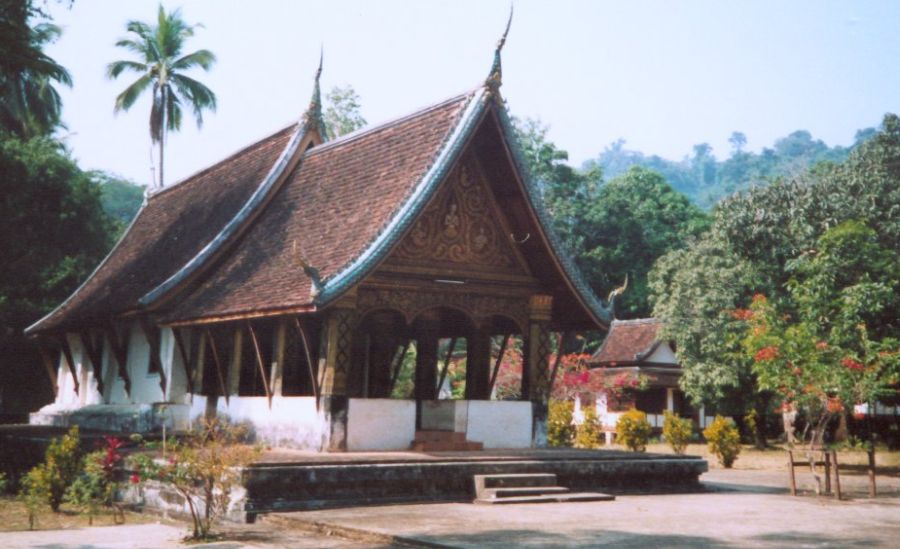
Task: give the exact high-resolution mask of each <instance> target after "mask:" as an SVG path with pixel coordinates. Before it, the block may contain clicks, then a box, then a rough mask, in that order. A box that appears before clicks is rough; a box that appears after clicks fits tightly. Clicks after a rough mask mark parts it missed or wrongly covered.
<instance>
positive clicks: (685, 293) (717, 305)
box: [649, 235, 770, 446]
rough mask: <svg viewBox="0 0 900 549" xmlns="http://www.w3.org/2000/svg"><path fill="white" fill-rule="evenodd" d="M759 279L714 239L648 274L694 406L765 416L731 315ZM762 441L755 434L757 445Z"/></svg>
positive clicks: (765, 399) (664, 260)
mask: <svg viewBox="0 0 900 549" xmlns="http://www.w3.org/2000/svg"><path fill="white" fill-rule="evenodd" d="M757 278H758V276H757V274H756V269H755V268H754V265H753V264H752V263H750V262H748V261H746V260H744V259H742V258H740V257H739V256H738V255H737V254H735V253H734V252H733V251H732V250H731V249H730V248H729V246H728V245H727V243H725V242H723V241H722V240H720V239H717V238H715V236H713V235H706V236H704V237H703V238H701V239H699V240H697V241H695V242H693V243H692V244H691V245H690V246H688V247H687V248H685V249H680V250H675V251H672V252H669V253H667V254H666V255H664V256H662V257H661V258H660V259H659V260H658V261H657V262H656V264H655V265H654V267H653V269H652V270H651V272H650V274H649V286H650V289H651V292H652V299H653V305H654V308H653V315H654V316H655V317H657V318H660V319H661V320H663V321H664V327H663V331H662V334H663V337H665V338H667V339H670V340H672V341H674V342H675V347H676V349H677V355H678V361H679V363H680V364H681V367H682V371H683V375H682V377H681V381H680V384H681V387H682V389H683V390H684V391H685V394H687V396H688V397H689V398H690V399H691V401H692V402H694V404H696V405H700V404H715V405H717V406H719V407H722V408H729V409H732V410H733V411H734V412H735V413H743V412H745V411H747V410H750V409H755V410H757V413H758V414H759V415H763V414H765V413H766V412H767V409H768V405H769V399H770V395H769V394H768V393H767V392H761V391H760V390H759V386H758V384H757V381H756V377H755V375H754V374H753V372H752V370H751V361H750V360H748V359H746V358H744V357H742V356H741V355H740V352H739V351H740V346H739V340H740V337H741V335H742V333H743V325H742V323H741V322H740V319H737V318H735V316H734V314H733V313H734V311H735V310H737V309H740V308H741V307H743V306H744V305H745V304H746V303H748V302H749V300H750V297H751V296H752V295H753V292H754V288H755V285H756V281H757ZM764 443H765V439H764V438H763V436H762V433H761V432H759V431H758V432H757V444H758V445H760V446H761V445H764Z"/></svg>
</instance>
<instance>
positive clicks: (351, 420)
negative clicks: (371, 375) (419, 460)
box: [347, 398, 416, 452]
mask: <svg viewBox="0 0 900 549" xmlns="http://www.w3.org/2000/svg"><path fill="white" fill-rule="evenodd" d="M347 414H348V415H347V450H349V451H351V452H354V451H355V452H359V451H367V450H407V449H409V445H410V443H411V442H412V440H413V438H415V436H416V402H415V401H414V400H397V399H389V398H371V399H366V398H351V399H350V404H349V408H348V412H347Z"/></svg>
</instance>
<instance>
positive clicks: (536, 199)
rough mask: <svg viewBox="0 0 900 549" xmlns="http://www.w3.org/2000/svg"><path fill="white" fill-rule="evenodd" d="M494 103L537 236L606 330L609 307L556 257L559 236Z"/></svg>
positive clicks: (509, 123) (502, 108) (509, 126)
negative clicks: (538, 235) (535, 219)
mask: <svg viewBox="0 0 900 549" xmlns="http://www.w3.org/2000/svg"><path fill="white" fill-rule="evenodd" d="M494 102H495V105H496V111H495V112H496V114H497V120H498V122H499V126H500V130H501V132H502V133H503V137H504V141H505V143H506V145H507V150H508V151H509V155H510V158H511V159H512V162H513V167H514V168H515V170H516V172H517V173H516V175H518V180H519V181H520V182H521V183H522V187H523V188H524V190H525V193H524V194H525V197H526V199H527V203H528V205H529V206H530V208H531V211H532V213H533V214H534V216H535V217H536V218H537V221H538V223H537V225H538V228H539V229H540V231H541V233H542V235H541V236H542V237H543V238H544V239H545V241H546V242H547V243H548V246H547V247H548V248H549V249H550V250H551V254H552V255H553V258H554V260H555V261H556V263H557V265H558V266H559V267H560V271H561V272H562V273H563V278H564V279H565V282H566V284H567V285H568V286H569V288H570V289H571V290H572V292H573V293H574V294H575V296H576V297H577V298H578V300H579V301H580V302H581V303H582V305H583V306H584V308H585V310H587V311H588V314H589V315H590V316H591V317H593V320H594V322H595V323H596V324H597V325H598V326H600V327H602V328H604V329H609V326H610V323H611V322H612V320H613V319H614V315H613V312H612V308H611V307H608V306H605V305H603V303H602V302H601V301H600V300H599V299H598V298H597V296H596V295H594V292H593V290H591V288H590V286H589V285H588V284H587V282H586V281H585V280H584V277H583V276H582V275H581V271H580V270H579V269H578V267H577V266H576V265H575V263H574V262H573V261H572V260H571V258H569V257H568V256H565V255H560V253H559V252H560V251H561V250H563V249H564V246H563V243H562V240H560V238H559V235H558V234H556V231H555V230H554V229H553V224H552V220H551V219H550V214H549V213H548V212H547V210H545V209H544V207H543V203H542V201H541V197H540V193H539V191H538V188H537V185H535V183H534V181H533V180H532V178H531V173H530V171H529V169H528V164H527V163H526V162H525V157H524V154H523V153H522V149H521V147H520V146H519V142H518V139H516V137H515V131H514V130H513V126H512V120H510V118H509V113H507V112H506V107H505V106H504V105H503V103H502V100H501V99H500V97H499V96H495V100H494Z"/></svg>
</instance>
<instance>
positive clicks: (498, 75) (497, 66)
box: [484, 4, 513, 91]
mask: <svg viewBox="0 0 900 549" xmlns="http://www.w3.org/2000/svg"><path fill="white" fill-rule="evenodd" d="M512 18H513V6H512V4H510V5H509V19H508V20H507V21H506V30H504V31H503V36H501V37H500V40H499V41H498V42H497V48H496V49H495V50H494V63H493V64H492V65H491V72H490V74H489V75H488V77H487V80H485V81H484V84H485V85H486V86H487V87H488V88H490V89H491V90H492V91H497V89H499V88H500V86H501V85H502V84H503V69H502V67H501V63H500V51H501V50H502V49H503V45H504V44H506V36H507V35H508V34H509V27H510V26H511V25H512Z"/></svg>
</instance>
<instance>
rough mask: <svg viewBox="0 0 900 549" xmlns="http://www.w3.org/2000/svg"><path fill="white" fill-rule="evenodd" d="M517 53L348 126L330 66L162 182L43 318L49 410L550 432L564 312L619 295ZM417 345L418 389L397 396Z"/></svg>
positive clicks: (131, 422) (533, 437) (398, 434)
mask: <svg viewBox="0 0 900 549" xmlns="http://www.w3.org/2000/svg"><path fill="white" fill-rule="evenodd" d="M499 54H500V50H499V47H498V50H497V52H496V53H495V60H494V64H493V66H492V68H491V72H490V75H489V77H488V78H487V80H486V82H485V83H484V84H483V85H479V86H478V87H476V88H475V89H472V90H470V91H468V92H466V93H463V94H462V95H458V96H455V97H452V98H449V99H447V100H445V101H442V102H439V103H437V104H434V105H432V106H430V107H428V108H425V109H423V110H420V111H417V112H414V113H412V114H409V115H408V116H405V117H402V118H400V119H397V120H394V121H392V122H389V123H386V124H383V125H381V126H377V127H373V128H368V129H364V130H361V131H358V132H355V133H352V134H350V135H346V136H343V137H340V138H338V139H334V140H330V141H329V140H328V136H327V132H326V130H325V128H324V125H323V122H322V113H321V105H320V100H319V87H318V74H317V76H316V83H315V88H314V93H313V96H312V101H311V102H310V105H309V108H308V109H307V111H306V112H305V113H304V115H303V116H302V117H301V118H300V120H299V121H298V122H297V123H296V124H292V125H291V126H289V127H286V128H284V129H282V130H280V131H278V132H276V133H274V134H273V135H270V136H269V137H266V138H265V139H262V140H261V141H258V142H256V143H253V144H251V145H249V146H247V147H246V148H244V149H242V150H240V151H238V152H237V153H235V154H233V155H231V156H230V157H228V158H226V159H224V160H222V161H221V162H219V163H217V164H215V165H214V166H211V167H209V168H207V169H205V170H202V171H201V172H199V173H197V174H195V175H193V176H191V177H189V178H187V179H186V180H184V181H181V182H179V183H177V184H175V185H172V186H171V187H168V188H166V189H163V190H160V191H158V192H155V193H153V194H150V195H149V196H148V198H147V200H146V201H145V204H144V205H143V207H142V208H141V210H140V212H139V213H138V215H137V217H136V218H135V220H134V221H133V222H132V224H131V226H130V227H129V228H128V230H127V232H126V233H125V235H124V236H123V237H122V238H121V240H120V241H119V242H118V243H117V245H116V246H115V248H114V249H113V250H112V252H110V254H109V256H108V257H107V258H106V259H104V261H103V262H102V263H101V264H100V265H99V266H98V267H97V269H96V270H95V271H94V272H93V274H92V275H91V276H90V278H88V280H86V281H85V282H84V283H83V284H82V285H81V287H80V288H78V290H77V291H76V292H75V293H74V294H72V295H71V296H70V297H69V298H68V299H67V300H66V301H65V302H64V303H62V304H61V305H59V307H57V308H56V309H55V310H54V311H52V312H51V313H50V314H49V315H47V316H46V317H45V318H43V319H41V320H40V321H38V322H37V323H35V324H34V325H33V326H31V327H30V328H29V329H28V333H29V334H30V335H32V336H34V337H35V338H37V340H38V342H39V343H40V344H41V346H42V348H43V349H44V350H45V355H46V357H47V359H46V362H47V366H48V372H49V373H50V375H51V377H52V379H53V382H54V385H55V387H56V399H55V401H54V402H53V403H52V404H50V405H48V406H47V407H45V408H44V409H42V410H41V411H40V412H38V413H36V414H33V416H32V421H33V422H35V423H50V424H58V425H65V424H68V423H80V424H82V425H84V426H87V427H95V428H103V429H118V430H122V431H142V430H143V431H148V430H154V429H157V428H159V427H160V425H162V424H163V423H165V424H167V425H169V426H170V428H176V429H177V428H184V427H186V426H187V425H188V424H189V423H190V422H191V421H194V420H195V419H196V418H197V417H199V416H212V415H220V416H227V417H228V418H230V419H232V420H234V421H239V422H246V423H249V424H250V425H251V426H252V427H253V429H254V431H255V432H256V435H257V436H258V437H259V438H260V439H262V440H266V441H268V442H269V443H270V444H274V445H281V446H292V447H297V448H306V449H314V450H322V451H328V450H332V451H337V450H379V449H403V448H408V447H409V445H410V441H411V440H413V438H414V436H415V433H416V431H417V430H428V429H434V430H452V431H455V432H457V433H464V434H465V436H466V437H467V438H468V440H470V441H478V442H482V443H483V444H484V445H485V446H486V447H529V446H541V445H544V444H545V441H546V437H545V431H546V414H547V398H548V390H549V377H550V375H549V371H548V370H549V368H548V362H549V360H548V355H549V354H550V341H551V333H552V332H554V331H568V330H595V329H605V328H606V326H607V325H608V323H609V322H610V321H611V320H612V318H613V314H612V310H611V309H612V306H611V304H608V305H604V304H602V303H601V302H600V301H599V300H598V299H597V298H596V297H595V296H594V295H593V293H592V292H591V291H590V289H589V287H588V286H587V284H586V283H585V282H584V280H582V278H581V276H580V275H579V273H578V272H577V270H576V268H575V266H574V265H573V263H572V261H571V260H570V258H569V257H568V256H567V255H566V254H565V253H564V252H563V251H562V249H561V246H560V242H559V241H558V239H557V237H556V236H555V235H554V233H553V232H552V230H551V229H550V226H549V218H548V217H547V214H546V213H545V212H544V211H543V209H542V207H541V200H540V197H539V194H538V190H537V187H536V186H535V183H534V182H533V181H532V179H531V176H530V175H529V173H528V170H527V168H526V164H525V162H524V161H523V158H522V153H521V151H520V150H519V147H518V145H517V142H516V139H515V136H514V132H513V127H512V125H511V122H510V118H509V115H508V114H507V111H506V108H505V106H504V101H503V99H502V98H501V96H500V92H499V88H500V83H501V80H500V77H501V71H500V56H499ZM320 70H321V68H320ZM509 335H515V336H519V337H521V338H522V340H523V342H524V349H525V352H524V357H525V358H524V360H525V367H524V373H523V376H522V391H521V394H522V399H521V400H519V401H496V400H491V399H490V396H491V386H490V384H491V380H492V378H493V377H495V375H496V374H495V372H494V371H493V368H494V364H492V362H493V360H492V355H491V349H492V337H497V336H502V337H506V336H509ZM442 338H456V339H458V340H464V341H465V347H466V350H467V367H466V383H465V395H464V399H462V400H438V399H437V395H438V384H439V371H440V363H441V357H439V356H438V349H439V341H440V340H441V339H442ZM412 349H415V371H414V390H413V393H412V394H411V395H408V397H407V398H392V396H396V395H393V393H394V386H395V383H396V381H397V376H398V372H399V368H400V367H401V366H402V365H403V362H404V357H405V355H406V353H407V352H411V350H412ZM53 353H58V362H57V361H56V358H55V356H54V355H53ZM410 356H412V355H410ZM497 362H498V363H499V361H497Z"/></svg>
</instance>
